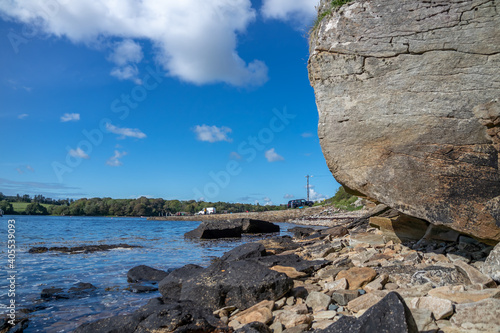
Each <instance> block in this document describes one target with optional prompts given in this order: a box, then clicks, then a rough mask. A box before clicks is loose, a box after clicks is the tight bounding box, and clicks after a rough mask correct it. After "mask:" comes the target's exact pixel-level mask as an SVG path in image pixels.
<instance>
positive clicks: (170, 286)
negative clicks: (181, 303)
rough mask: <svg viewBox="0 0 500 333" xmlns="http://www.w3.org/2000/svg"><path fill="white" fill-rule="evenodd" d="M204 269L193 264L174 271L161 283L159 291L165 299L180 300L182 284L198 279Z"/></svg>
mask: <svg viewBox="0 0 500 333" xmlns="http://www.w3.org/2000/svg"><path fill="white" fill-rule="evenodd" d="M202 271H203V267H201V266H198V265H193V264H188V265H185V266H183V267H181V268H178V269H176V270H173V271H172V272H171V273H170V274H169V275H168V276H167V277H165V278H164V279H163V280H161V281H160V283H159V284H158V289H159V290H160V293H161V294H162V296H163V298H164V299H173V300H179V299H180V297H181V288H182V284H183V283H184V282H186V281H188V280H191V279H196V277H197V276H198V275H199V274H201V272H202Z"/></svg>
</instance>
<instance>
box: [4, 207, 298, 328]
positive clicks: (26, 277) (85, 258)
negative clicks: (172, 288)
mask: <svg viewBox="0 0 500 333" xmlns="http://www.w3.org/2000/svg"><path fill="white" fill-rule="evenodd" d="M9 219H15V221H16V223H15V226H16V228H15V241H16V244H15V245H16V258H15V265H16V267H15V270H16V271H17V274H16V298H15V300H16V305H17V310H19V309H21V308H30V307H33V306H34V305H40V306H41V308H42V309H40V310H38V311H35V312H32V313H31V314H30V322H29V326H28V329H27V330H25V332H28V333H29V332H50V333H52V332H71V331H72V330H73V329H75V328H76V327H78V326H79V325H81V324H82V323H85V322H89V321H94V320H96V319H99V318H106V317H110V316H113V315H117V314H125V313H130V312H133V311H134V310H135V309H137V308H138V307H140V306H142V305H144V304H146V302H147V301H148V300H149V299H150V298H153V297H158V296H159V295H160V294H159V292H152V293H146V294H136V293H132V292H130V291H128V290H126V289H127V288H128V287H129V284H128V283H127V271H128V270H129V269H130V268H132V267H135V266H138V265H148V266H151V267H155V268H158V269H162V270H168V269H173V268H177V267H181V266H183V265H185V264H188V263H193V264H198V265H201V266H208V265H209V264H210V261H211V260H212V259H213V258H215V257H219V256H221V255H222V254H223V253H224V252H226V251H228V250H230V249H232V248H234V247H236V246H238V245H240V244H243V243H246V242H250V241H255V240H258V239H262V238H263V237H243V238H241V239H235V240H217V241H193V240H184V237H183V235H184V233H185V232H187V231H190V230H192V229H194V228H196V227H197V226H198V225H199V223H200V222H196V221H148V220H146V219H143V218H106V217H53V216H49V217H45V216H10V217H9V216H4V217H2V218H0V267H1V273H2V275H1V276H0V311H1V312H2V313H5V312H6V311H7V309H6V308H5V307H6V306H7V305H8V304H9V301H10V298H9V297H8V290H9V282H8V281H7V272H8V270H9V267H8V264H9V263H8V253H7V240H8V220H9ZM279 225H280V227H281V229H282V231H281V234H282V235H283V234H287V232H286V230H287V229H289V228H291V227H293V226H294V225H292V224H287V223H280V224H279ZM274 236H276V234H275V235H274ZM267 237H269V236H267ZM119 243H125V244H128V245H139V246H142V248H133V249H114V250H110V251H105V252H94V253H80V254H64V253H56V252H46V253H41V254H30V253H28V250H29V249H30V248H32V247H35V246H45V247H52V246H68V247H73V246H79V245H90V244H119ZM78 282H86V283H92V284H93V285H94V286H96V287H97V290H96V291H95V292H92V293H91V295H90V296H88V297H85V298H75V299H63V300H51V301H42V300H41V299H40V294H41V291H42V289H44V288H49V287H58V288H63V289H65V290H67V289H69V288H71V287H72V286H73V285H74V284H75V283H78ZM18 316H19V313H18Z"/></svg>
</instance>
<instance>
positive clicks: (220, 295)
mask: <svg viewBox="0 0 500 333" xmlns="http://www.w3.org/2000/svg"><path fill="white" fill-rule="evenodd" d="M167 279H168V277H167ZM162 283H163V281H162ZM292 287H293V280H292V279H290V278H289V277H288V276H286V275H285V274H283V273H278V272H276V271H273V270H270V269H269V268H267V267H264V266H263V265H261V264H259V263H257V262H255V261H251V260H240V261H218V262H215V263H213V264H212V265H210V266H209V267H208V268H206V269H204V270H203V271H202V272H201V274H199V275H197V276H196V277H194V278H192V279H189V280H187V281H185V282H184V283H182V289H181V297H180V299H181V300H190V301H193V302H194V303H196V304H198V305H200V306H204V307H207V308H209V309H210V310H216V309H219V308H222V307H225V306H230V305H231V306H236V307H237V308H239V309H246V308H248V307H250V306H252V305H254V304H256V303H258V302H260V301H263V300H266V299H267V300H277V299H278V298H280V297H282V296H283V295H285V294H286V293H287V292H288V291H289V290H290V289H292ZM160 291H161V286H160ZM162 294H163V292H162Z"/></svg>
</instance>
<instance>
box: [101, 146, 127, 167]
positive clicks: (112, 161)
mask: <svg viewBox="0 0 500 333" xmlns="http://www.w3.org/2000/svg"><path fill="white" fill-rule="evenodd" d="M125 155H127V152H125V151H122V152H120V151H118V150H115V154H114V155H113V156H111V157H110V158H109V159H108V160H107V161H106V164H107V165H109V166H112V167H119V166H121V165H123V163H122V161H120V158H122V157H123V156H125Z"/></svg>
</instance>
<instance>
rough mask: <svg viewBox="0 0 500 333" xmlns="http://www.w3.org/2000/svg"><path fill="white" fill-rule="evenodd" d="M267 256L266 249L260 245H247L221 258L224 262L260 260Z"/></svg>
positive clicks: (236, 248) (238, 247)
mask: <svg viewBox="0 0 500 333" xmlns="http://www.w3.org/2000/svg"><path fill="white" fill-rule="evenodd" d="M265 255H266V248H265V247H264V245H262V244H260V243H246V244H243V245H240V246H237V247H235V248H234V249H232V250H230V251H228V252H226V253H224V255H223V256H222V257H221V258H220V259H221V260H224V261H232V260H244V259H248V258H258V257H262V256H265Z"/></svg>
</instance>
